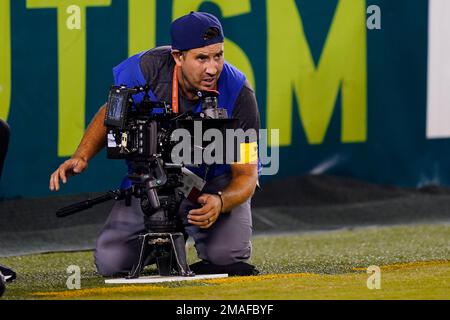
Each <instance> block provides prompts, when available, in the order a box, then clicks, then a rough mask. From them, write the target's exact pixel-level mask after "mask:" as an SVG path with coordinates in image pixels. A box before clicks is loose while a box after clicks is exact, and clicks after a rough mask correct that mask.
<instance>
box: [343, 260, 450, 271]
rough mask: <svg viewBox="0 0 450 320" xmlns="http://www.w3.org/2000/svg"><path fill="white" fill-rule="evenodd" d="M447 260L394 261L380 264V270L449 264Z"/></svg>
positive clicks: (362, 269)
mask: <svg viewBox="0 0 450 320" xmlns="http://www.w3.org/2000/svg"><path fill="white" fill-rule="evenodd" d="M449 263H450V261H449V260H435V261H415V262H404V263H394V264H388V265H384V266H383V265H382V266H380V269H381V270H384V271H388V270H389V271H390V270H403V269H411V268H420V267H430V266H438V265H443V264H449ZM352 270H355V271H366V270H367V267H356V268H352Z"/></svg>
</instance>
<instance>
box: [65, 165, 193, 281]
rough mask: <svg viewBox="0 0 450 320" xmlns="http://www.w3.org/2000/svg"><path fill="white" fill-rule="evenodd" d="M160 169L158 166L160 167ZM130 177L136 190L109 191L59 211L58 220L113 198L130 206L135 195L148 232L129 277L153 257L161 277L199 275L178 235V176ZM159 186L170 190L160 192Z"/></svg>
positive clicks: (137, 274) (179, 199) (181, 237)
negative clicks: (191, 266) (149, 257)
mask: <svg viewBox="0 0 450 320" xmlns="http://www.w3.org/2000/svg"><path fill="white" fill-rule="evenodd" d="M156 166H157V167H158V164H156ZM166 169H167V168H166ZM172 169H173V168H172ZM169 170H170V169H169ZM156 171H157V170H156ZM153 172H155V170H153ZM158 172H164V171H158ZM128 177H129V178H130V179H132V180H134V184H133V186H132V188H130V189H127V190H120V189H117V190H113V191H108V192H106V193H105V194H103V195H101V196H99V197H97V198H94V199H90V200H85V201H82V202H78V203H75V204H72V205H70V206H67V207H64V208H61V209H59V210H58V211H57V212H56V215H57V217H66V216H68V215H72V214H74V213H77V212H79V211H82V210H86V209H89V208H91V207H93V206H94V205H96V204H99V203H102V202H105V201H108V200H112V199H114V200H124V199H125V203H126V205H130V204H131V197H132V196H135V197H136V198H140V199H141V208H142V211H143V212H144V221H145V227H146V229H147V231H148V232H147V233H146V234H143V235H141V236H139V238H140V240H141V250H140V254H139V260H138V261H137V262H136V264H135V265H134V267H133V269H132V270H131V271H130V273H129V275H128V277H127V278H137V277H139V275H140V273H141V271H142V269H143V268H144V267H145V260H146V258H147V257H148V256H149V255H150V254H152V255H153V257H154V258H155V260H156V264H157V268H158V272H159V274H160V275H161V276H171V275H177V276H185V277H187V276H195V274H194V273H193V272H192V271H190V269H189V265H188V263H187V259H186V249H185V241H184V235H183V233H181V232H177V221H176V216H177V212H178V208H179V205H180V203H181V200H182V198H181V195H180V194H179V193H178V191H177V190H176V187H177V186H180V182H179V177H178V175H177V174H174V173H172V174H170V173H169V174H167V175H166V174H163V175H159V176H158V177H156V178H155V177H151V178H150V177H149V176H148V175H135V176H133V175H129V176H128ZM158 185H165V186H166V187H165V188H164V189H160V190H159V191H158V193H157V192H156V186H158Z"/></svg>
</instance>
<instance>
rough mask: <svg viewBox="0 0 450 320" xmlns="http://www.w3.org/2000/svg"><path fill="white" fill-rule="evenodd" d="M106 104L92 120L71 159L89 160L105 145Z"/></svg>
mask: <svg viewBox="0 0 450 320" xmlns="http://www.w3.org/2000/svg"><path fill="white" fill-rule="evenodd" d="M105 112H106V104H105V105H103V106H102V107H101V108H100V109H99V110H98V112H97V114H96V115H95V116H94V119H92V121H91V123H90V124H89V126H88V128H87V129H86V132H85V133H84V136H83V138H82V139H81V142H80V144H79V146H78V148H77V150H76V151H75V153H74V155H73V158H75V157H80V158H82V159H83V160H85V161H86V162H87V161H89V160H91V159H92V158H93V157H94V156H95V155H96V154H97V153H98V152H99V151H100V150H101V149H102V148H103V147H104V146H105V144H106V127H105V126H104V124H103V122H104V120H105Z"/></svg>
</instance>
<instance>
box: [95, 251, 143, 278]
mask: <svg viewBox="0 0 450 320" xmlns="http://www.w3.org/2000/svg"><path fill="white" fill-rule="evenodd" d="M94 260H95V266H96V267H97V272H98V273H99V274H100V275H102V276H105V277H111V276H122V275H127V274H128V273H129V272H130V271H131V269H132V268H133V265H134V264H135V263H136V261H135V259H134V257H130V256H129V255H127V254H126V253H125V252H124V251H123V250H111V249H98V248H97V249H96V250H95V253H94Z"/></svg>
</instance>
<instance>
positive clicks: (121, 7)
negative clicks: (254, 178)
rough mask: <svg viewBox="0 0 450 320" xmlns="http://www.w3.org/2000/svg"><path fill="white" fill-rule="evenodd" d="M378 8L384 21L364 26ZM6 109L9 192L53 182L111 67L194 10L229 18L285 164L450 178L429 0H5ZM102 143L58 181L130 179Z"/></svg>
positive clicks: (40, 190)
mask: <svg viewBox="0 0 450 320" xmlns="http://www.w3.org/2000/svg"><path fill="white" fill-rule="evenodd" d="M371 5H376V6H378V8H380V14H381V16H380V17H381V29H374V30H371V29H369V28H367V27H366V22H367V19H369V20H370V19H371V18H372V19H373V18H374V17H373V15H372V13H367V8H368V7H369V6H371ZM0 9H1V10H0V15H1V17H0V18H1V19H0V44H1V47H0V86H1V90H0V118H2V119H7V121H8V123H9V124H10V126H11V130H12V132H11V141H10V150H9V153H8V156H7V160H6V163H5V168H4V175H3V178H2V181H1V182H0V197H5V198H13V197H20V196H23V197H35V196H46V195H48V194H49V193H50V191H49V190H48V181H49V176H50V174H51V172H53V171H54V170H55V169H56V168H57V166H58V165H59V164H60V163H61V162H63V161H64V160H66V159H67V158H68V156H70V155H71V154H72V153H73V152H74V151H75V148H76V146H77V144H78V142H79V140H80V138H81V136H82V134H83V131H84V130H85V128H86V126H87V125H88V124H89V121H90V119H92V117H93V116H94V115H95V113H96V112H97V110H98V108H99V106H101V105H102V104H103V103H104V102H105V100H106V97H107V93H108V89H109V86H110V85H111V84H112V81H113V79H112V72H111V69H112V67H114V66H115V65H117V64H118V63H120V62H121V61H122V60H124V59H125V58H127V57H128V56H130V55H132V54H134V53H137V52H139V51H142V50H145V49H147V48H151V47H152V46H155V45H165V44H169V43H170V37H169V26H170V23H171V21H172V20H173V19H174V18H176V17H178V16H180V15H182V14H185V13H188V12H189V11H190V10H197V9H199V10H202V11H208V12H211V13H213V14H215V15H217V16H218V17H219V18H220V20H221V21H222V23H223V26H224V30H225V36H226V43H225V58H226V59H227V60H228V61H230V62H231V63H232V64H235V65H236V66H237V67H239V68H240V69H241V70H243V71H244V72H245V73H246V74H247V77H248V78H249V80H250V82H251V83H252V84H253V86H254V87H255V90H256V95H257V99H258V103H259V109H260V113H261V122H262V127H264V128H268V129H276V128H279V129H280V163H279V173H278V174H277V175H275V176H264V177H262V180H263V181H264V180H268V179H277V178H281V177H286V176H292V175H303V174H309V173H326V174H335V175H341V176H350V177H354V178H359V179H362V180H366V181H369V182H375V183H383V184H395V185H402V186H413V187H415V186H421V185H424V184H427V183H431V182H435V183H441V184H448V183H449V182H450V170H449V169H450V165H449V164H450V156H449V154H448V152H446V150H447V149H448V148H450V141H449V140H448V139H439V140H428V139H427V137H426V108H427V101H426V96H427V48H428V35H427V32H428V1H426V0H414V1H410V0H394V1H392V0H379V1H369V0H367V1H364V0H341V1H338V0H297V1H293V0H266V1H262V0H252V1H244V0H236V1H229V0H226V1H225V0H219V1H201V0H195V1H194V0H193V1H187V0H173V1H168V0H158V1H157V0H148V1H147V0H129V1H126V0H70V1H69V0H28V1H25V0H14V1H9V0H0ZM125 171H126V170H125V165H124V163H123V162H121V161H113V160H107V159H106V153H105V152H104V151H103V152H101V153H100V154H99V155H97V157H96V158H94V159H93V160H92V161H91V162H90V164H89V168H88V170H87V171H86V172H85V173H83V174H82V175H80V176H77V177H74V178H72V179H71V180H70V182H69V183H68V184H67V185H65V186H64V187H63V188H62V190H61V191H60V193H62V194H71V193H80V192H95V191H103V190H108V189H111V188H115V187H117V186H118V184H119V182H120V180H121V178H122V176H123V175H124V173H125Z"/></svg>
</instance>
